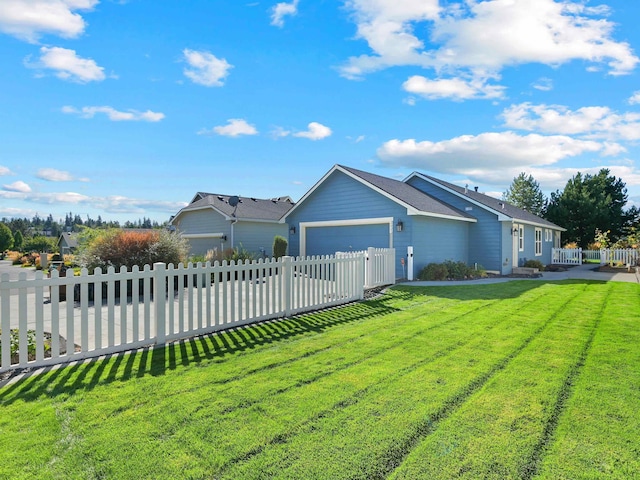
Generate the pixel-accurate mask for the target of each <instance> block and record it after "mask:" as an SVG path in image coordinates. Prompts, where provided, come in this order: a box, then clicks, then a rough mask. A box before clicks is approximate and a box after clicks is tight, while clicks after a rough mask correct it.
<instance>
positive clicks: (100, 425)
mask: <svg viewBox="0 0 640 480" xmlns="http://www.w3.org/2000/svg"><path fill="white" fill-rule="evenodd" d="M481 291H482V292H483V294H484V293H486V294H487V295H481V300H476V294H474V293H473V292H471V293H470V295H469V296H468V298H466V299H464V298H463V299H455V300H454V302H453V304H452V305H451V306H452V312H453V311H455V312H457V313H456V315H457V316H460V315H464V314H465V309H466V310H467V312H466V313H469V310H471V311H477V309H478V307H479V305H481V304H485V303H486V301H487V300H486V298H485V297H487V298H489V299H490V300H491V301H493V300H498V299H499V298H500V297H501V296H510V297H514V298H521V297H527V298H530V299H533V298H537V297H539V296H540V295H541V294H538V293H531V292H532V291H533V292H535V289H533V286H530V285H529V286H525V285H521V286H519V287H518V288H509V289H505V290H503V291H498V290H496V291H493V293H491V289H481ZM402 298H403V300H400V301H396V302H395V303H394V306H395V305H397V306H403V305H404V304H405V301H404V299H405V298H406V299H409V300H410V302H411V303H412V304H414V308H411V309H409V310H407V312H399V313H400V314H401V315H404V314H405V313H406V314H408V313H409V312H413V315H418V316H420V317H421V321H425V322H433V323H439V322H442V321H443V318H444V317H442V318H441V317H440V316H439V315H432V313H433V310H432V308H433V307H434V305H437V304H441V303H442V301H441V300H440V299H435V297H429V296H424V295H421V296H420V295H418V296H416V295H408V294H403V297H402ZM445 301H446V302H450V300H449V299H446V298H445ZM416 303H417V304H420V303H423V304H424V307H423V308H422V309H421V310H420V309H417V308H416V307H417V305H416ZM461 303H465V304H466V306H465V307H464V308H462V307H461V306H460V304H461ZM437 308H438V309H440V307H437ZM503 308H507V305H503ZM509 308H512V307H509ZM509 308H507V309H509ZM346 310H347V312H349V311H350V308H347V309H346ZM391 310H393V311H394V312H396V313H398V310H399V309H398V308H392V309H391ZM323 313H324V314H326V312H323ZM336 313H339V311H336V312H334V313H333V314H334V315H335V314H336ZM396 313H394V314H392V316H391V318H389V321H388V322H387V323H394V322H395V323H399V324H404V325H408V324H409V323H410V322H409V321H408V320H406V319H404V317H402V316H396ZM436 313H437V312H436ZM432 316H433V317H434V318H431V317H432ZM484 317H485V318H491V315H484ZM352 325H355V324H351V323H349V324H342V325H341V326H340V327H339V328H340V329H342V328H347V327H349V328H351V327H352ZM368 327H369V325H368V324H367V322H363V325H362V326H361V328H362V330H364V331H370V330H371V329H369V328H368ZM327 333H331V331H328V332H327ZM319 337H322V335H319ZM432 338H433V339H434V340H433V341H434V342H436V341H437V339H438V338H439V337H437V336H432ZM290 341H291V342H293V343H295V344H296V345H295V347H296V348H295V351H296V354H297V352H298V351H299V349H298V345H297V343H298V342H304V341H305V340H304V339H303V338H300V337H298V338H296V339H295V340H290ZM309 344H310V345H311V346H313V345H314V343H313V342H311V341H310V343H309ZM281 348H282V349H284V350H286V349H287V348H288V346H287V345H282V347H281ZM256 353H261V352H260V351H259V350H258V351H257V352H256ZM430 353H433V352H430ZM248 354H249V353H247V352H242V356H241V358H242V357H244V356H246V355H248ZM183 355H184V353H183ZM117 361H118V359H116V360H115V362H116V363H117ZM394 361H396V362H397V359H395V358H394V357H393V355H390V356H388V357H386V359H385V360H378V363H377V365H382V367H380V368H378V367H376V364H374V365H371V366H370V368H366V367H363V368H362V369H360V370H358V371H353V372H347V373H345V375H344V376H342V377H340V378H339V379H337V380H335V381H334V382H333V383H331V382H328V383H327V382H322V383H320V384H319V385H318V386H317V387H315V388H314V386H313V385H310V386H304V387H305V388H301V389H300V390H298V391H297V392H290V393H289V394H288V395H286V396H282V399H281V400H280V401H273V402H272V401H265V402H264V403H262V404H258V405H255V406H254V407H253V408H251V409H249V410H248V411H249V414H247V413H245V412H239V413H238V414H237V415H235V416H227V415H222V416H221V415H220V414H219V410H217V407H216V400H217V398H218V395H216V394H213V393H211V391H210V390H208V386H207V378H208V374H212V372H213V370H212V369H213V368H216V369H217V368H223V367H224V365H207V368H203V367H204V366H205V362H201V363H196V364H195V365H193V366H192V367H191V368H187V366H185V367H184V368H178V369H177V371H176V372H174V371H167V372H166V375H167V376H168V377H169V378H166V381H160V382H159V381H158V380H159V379H160V378H164V377H160V378H157V379H154V378H150V377H142V378H139V379H138V378H133V379H132V378H129V379H128V380H127V381H126V382H115V386H116V387H117V388H106V387H108V385H98V386H95V388H96V389H97V390H98V392H96V393H95V394H93V393H92V394H91V395H89V393H90V392H89V391H90V390H93V388H94V386H93V385H92V386H91V388H90V389H89V391H83V389H82V388H80V387H81V386H82V383H81V382H79V381H78V378H80V377H84V378H91V377H95V372H94V373H92V372H91V369H92V368H94V369H95V368H99V367H91V366H88V367H83V369H81V370H80V372H75V373H73V374H69V375H67V374H65V375H64V376H63V377H64V378H68V382H69V383H70V384H72V385H76V386H77V387H78V388H77V389H76V391H75V392H74V395H73V399H69V398H66V395H64V393H63V392H64V390H63V389H61V388H56V387H54V390H57V394H56V395H55V399H56V400H60V401H61V404H60V405H57V404H56V405H55V410H56V412H57V413H58V418H59V419H60V421H61V419H63V418H64V419H65V423H67V424H68V423H71V425H72V430H73V431H74V432H75V434H76V435H75V437H74V438H75V440H74V442H72V443H70V444H66V443H63V444H62V447H63V448H61V450H59V451H56V453H55V457H56V462H55V466H56V469H58V470H59V471H60V472H64V471H78V472H83V471H85V472H86V471H89V472H91V471H99V472H100V471H101V472H108V473H109V475H115V476H118V474H119V475H123V476H125V477H126V476H127V474H129V473H131V474H133V473H132V472H137V473H140V472H145V471H156V469H158V468H160V469H161V471H162V472H164V474H165V475H176V474H177V473H176V472H182V471H183V470H182V469H183V468H185V466H186V465H195V466H194V467H193V468H194V469H195V471H199V472H207V471H211V470H212V469H213V468H215V465H218V464H219V463H220V462H225V463H226V462H228V461H230V460H231V459H233V458H236V457H237V456H238V455H240V456H242V455H246V453H247V451H250V450H247V449H252V448H256V446H258V447H259V446H260V445H263V444H268V443H269V442H272V441H274V439H275V440H277V439H278V438H281V436H282V435H283V433H282V432H285V434H286V432H288V431H291V428H295V425H296V423H295V422H296V421H300V422H304V421H306V420H305V419H308V418H309V417H308V415H309V411H312V412H318V411H319V412H320V414H322V413H323V412H324V411H326V410H327V409H329V410H330V409H331V408H332V407H333V405H340V404H342V403H344V401H345V399H346V400H349V396H348V395H345V394H344V389H345V388H349V389H351V390H348V393H351V392H353V391H354V390H355V391H356V392H357V390H358V388H360V389H362V388H367V385H368V383H367V382H368V381H371V380H372V379H373V380H376V379H378V378H380V377H377V376H376V375H377V373H378V372H380V373H381V374H389V372H391V374H394V373H395V369H396V368H397V366H396V364H394ZM128 363H129V360H125V361H123V362H122V365H121V366H120V368H124V369H127V368H129V367H127V366H126V364H128ZM283 367H284V365H283ZM114 369H115V365H114V361H112V362H108V366H107V367H104V371H105V372H109V373H108V374H107V377H108V378H118V375H113V374H112V373H111V372H113V370H114ZM70 371H74V369H71V370H70ZM133 371H135V367H134V368H133ZM279 371H280V369H275V370H274V377H276V378H277V375H278V372H279ZM82 372H89V373H82ZM212 376H215V375H212ZM74 379H75V380H74ZM253 380H254V379H253V378H249V379H248V381H247V383H246V385H245V386H246V388H247V389H250V388H252V387H253V385H254V384H255V382H254V381H253ZM176 382H177V383H178V384H179V385H181V388H182V389H183V390H184V391H185V392H186V393H185V394H183V395H173V396H169V397H167V396H166V391H168V390H170V389H171V388H177V386H175V387H170V386H167V384H174V383H176ZM267 383H268V382H267ZM102 387H104V388H102ZM196 387H197V388H196ZM35 390H38V388H36V389H35ZM31 391H33V389H32V390H31ZM190 392H191V393H190ZM327 392H329V393H330V395H329V394H328V393H327ZM334 393H335V395H334ZM298 394H300V395H298ZM325 396H326V398H325ZM219 397H220V398H223V399H224V398H225V396H224V395H219ZM301 397H303V399H305V398H306V403H304V404H303V403H301V401H300V398H301ZM323 402H324V403H323ZM332 402H333V403H332ZM319 409H320V410H319ZM273 412H275V413H273ZM107 413H108V415H107ZM227 417H229V418H231V421H225V422H222V421H221V419H226V418H227ZM265 423H266V427H265ZM262 428H264V429H265V431H264V432H262V431H261V429H262ZM194 430H195V431H196V432H197V433H194ZM265 435H266V438H265ZM254 437H255V438H254ZM132 438H135V439H136V441H132V440H131V439H132ZM218 438H222V440H220V441H219V442H216V441H215V440H216V439H218ZM158 444H161V445H162V446H163V447H165V448H166V449H167V451H168V452H170V453H167V457H168V458H166V461H165V462H163V464H162V466H158V465H156V462H155V460H154V459H155V458H156V456H157V452H156V451H155V450H156V449H157V445H158ZM50 445H51V444H50V443H49V442H44V445H42V446H43V447H44V448H43V455H42V457H43V458H44V459H46V458H47V454H46V453H44V452H48V451H49V452H50V450H51V446H50ZM82 452H85V453H84V454H83V453H82ZM86 452H90V453H86ZM51 456H52V454H51V453H49V458H50V457H51ZM123 457H125V458H127V459H136V461H135V462H129V461H127V462H125V463H123V462H122V460H121V459H122V458H123ZM33 463H34V467H33V469H32V470H31V471H38V467H37V465H42V463H45V466H46V461H45V462H33ZM131 464H134V465H136V466H137V468H133V467H130V465H131ZM114 465H115V466H114ZM140 474H141V475H143V473H140ZM194 475H195V474H194ZM80 476H81V475H80Z"/></svg>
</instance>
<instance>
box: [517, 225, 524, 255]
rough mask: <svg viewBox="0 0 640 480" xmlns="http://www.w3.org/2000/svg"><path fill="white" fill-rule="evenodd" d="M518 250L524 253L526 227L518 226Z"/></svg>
mask: <svg viewBox="0 0 640 480" xmlns="http://www.w3.org/2000/svg"><path fill="white" fill-rule="evenodd" d="M518 250H520V251H521V252H524V226H523V225H518Z"/></svg>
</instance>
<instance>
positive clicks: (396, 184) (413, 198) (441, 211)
mask: <svg viewBox="0 0 640 480" xmlns="http://www.w3.org/2000/svg"><path fill="white" fill-rule="evenodd" d="M335 172H341V173H344V174H345V175H347V176H349V177H350V178H352V179H354V180H355V181H357V182H359V183H361V184H363V185H365V186H367V187H368V188H371V189H372V190H374V191H376V192H377V193H379V194H381V195H384V196H385V197H387V198H389V199H390V200H392V201H393V202H395V203H397V204H399V205H401V206H403V207H404V208H406V209H407V212H408V214H410V215H425V216H433V217H441V218H449V219H454V220H461V221H468V222H475V221H476V219H475V218H474V217H472V216H471V215H468V214H466V213H464V212H461V211H460V210H457V209H456V208H454V207H451V206H450V205H447V204H445V203H443V202H441V201H440V200H437V199H436V198H434V197H432V196H430V195H428V194H426V193H424V192H421V191H420V190H418V189H417V188H415V187H413V186H411V185H409V184H407V183H404V182H401V181H399V180H394V179H391V178H387V177H382V176H380V175H375V174H373V173H368V172H364V171H362V170H357V169H355V168H350V167H345V166H343V165H334V166H333V168H332V169H331V170H329V172H327V173H326V174H325V175H324V176H323V177H322V178H321V179H320V180H319V181H318V182H317V183H316V184H315V185H314V186H313V187H312V188H311V189H310V190H309V191H308V192H307V193H306V194H305V195H304V196H303V197H302V198H301V199H300V201H299V202H298V203H297V204H296V206H295V207H293V208H292V209H291V210H290V211H289V212H287V214H286V215H285V216H284V217H283V219H284V218H286V217H287V216H289V215H290V214H291V213H292V212H293V211H294V210H295V209H296V208H297V207H298V206H299V205H301V204H303V203H304V202H305V201H306V200H307V199H308V198H309V197H310V196H311V194H312V193H313V192H314V191H316V190H317V189H318V188H319V187H320V186H321V185H322V184H323V183H324V182H325V181H326V180H327V179H328V178H329V177H330V176H331V175H333V174H334V173H335Z"/></svg>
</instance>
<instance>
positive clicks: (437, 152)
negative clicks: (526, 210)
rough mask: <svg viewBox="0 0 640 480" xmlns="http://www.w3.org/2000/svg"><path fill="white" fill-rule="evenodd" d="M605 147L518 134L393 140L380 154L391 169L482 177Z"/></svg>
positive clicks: (506, 133) (568, 139)
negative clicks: (440, 139)
mask: <svg viewBox="0 0 640 480" xmlns="http://www.w3.org/2000/svg"><path fill="white" fill-rule="evenodd" d="M604 150H605V147H604V145H602V144H600V143H598V142H595V141H589V140H578V139H574V138H571V137H569V136H564V135H553V136H544V135H538V134H529V135H524V136H522V135H518V134H516V133H514V132H501V133H482V134H480V135H463V136H460V137H455V138H452V139H450V140H444V141H440V142H430V141H423V142H416V141H415V140H414V139H409V140H397V139H396V140H390V141H388V142H385V143H384V144H383V145H382V146H381V147H380V148H379V149H378V151H377V155H378V157H379V158H380V160H381V161H382V162H383V163H384V164H386V165H389V166H398V167H399V166H402V167H407V168H418V169H424V170H430V171H434V172H441V173H449V174H461V175H469V176H481V175H484V174H487V173H490V172H498V171H500V170H505V171H507V170H514V169H515V170H518V169H522V168H528V167H531V166H545V165H552V164H555V163H557V162H558V161H560V160H563V159H565V158H569V157H575V156H578V155H581V154H583V153H588V152H602V151H604Z"/></svg>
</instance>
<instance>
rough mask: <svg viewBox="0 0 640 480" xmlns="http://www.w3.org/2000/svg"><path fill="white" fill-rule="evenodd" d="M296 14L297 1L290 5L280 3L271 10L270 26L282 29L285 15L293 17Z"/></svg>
mask: <svg viewBox="0 0 640 480" xmlns="http://www.w3.org/2000/svg"><path fill="white" fill-rule="evenodd" d="M297 13H298V0H293V1H292V2H291V3H287V2H280V3H277V4H275V5H274V6H273V8H272V9H271V25H274V26H276V27H280V28H282V27H284V17H285V16H287V15H290V16H294V15H296V14H297Z"/></svg>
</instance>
